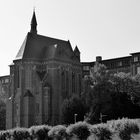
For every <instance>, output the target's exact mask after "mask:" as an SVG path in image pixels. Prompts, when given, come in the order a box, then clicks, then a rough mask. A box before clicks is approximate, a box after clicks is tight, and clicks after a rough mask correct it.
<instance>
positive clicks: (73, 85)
mask: <svg viewBox="0 0 140 140" xmlns="http://www.w3.org/2000/svg"><path fill="white" fill-rule="evenodd" d="M72 93H75V73H72Z"/></svg>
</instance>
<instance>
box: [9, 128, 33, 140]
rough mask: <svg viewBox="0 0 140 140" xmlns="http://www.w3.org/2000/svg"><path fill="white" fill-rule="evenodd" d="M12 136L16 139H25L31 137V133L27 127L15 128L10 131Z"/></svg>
mask: <svg viewBox="0 0 140 140" xmlns="http://www.w3.org/2000/svg"><path fill="white" fill-rule="evenodd" d="M10 134H11V136H13V139H14V140H24V139H27V138H30V133H29V131H28V129H27V128H19V127H17V128H15V129H13V130H11V131H10Z"/></svg>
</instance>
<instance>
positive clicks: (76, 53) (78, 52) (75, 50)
mask: <svg viewBox="0 0 140 140" xmlns="http://www.w3.org/2000/svg"><path fill="white" fill-rule="evenodd" d="M74 54H75V56H76V57H77V58H78V60H79V61H80V51H79V49H78V47H77V46H76V47H75V49H74Z"/></svg>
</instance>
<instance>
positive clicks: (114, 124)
mask: <svg viewBox="0 0 140 140" xmlns="http://www.w3.org/2000/svg"><path fill="white" fill-rule="evenodd" d="M138 125H139V121H138V120H136V119H121V120H120V119H119V120H112V121H108V122H107V123H106V124H105V123H101V124H96V125H90V124H88V123H86V122H77V123H75V124H71V125H69V126H67V127H66V126H64V125H57V126H54V127H51V126H48V125H41V126H32V127H31V128H19V127H18V128H14V129H10V130H5V131H0V140H7V139H9V140H24V139H38V140H45V139H50V138H55V137H57V139H59V140H61V139H63V138H67V136H77V138H79V139H81V140H85V139H87V138H88V137H89V136H91V138H97V139H98V140H111V138H113V137H114V136H118V137H120V139H121V140H130V139H132V137H131V135H133V134H139V133H140V131H139V127H138ZM92 136H93V137H92Z"/></svg>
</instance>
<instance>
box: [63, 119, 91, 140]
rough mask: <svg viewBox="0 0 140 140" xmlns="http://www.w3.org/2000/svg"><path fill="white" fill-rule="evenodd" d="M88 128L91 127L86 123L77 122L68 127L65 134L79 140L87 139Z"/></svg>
mask: <svg viewBox="0 0 140 140" xmlns="http://www.w3.org/2000/svg"><path fill="white" fill-rule="evenodd" d="M90 127H91V125H90V124H88V123H86V122H78V123H75V124H72V125H70V126H68V128H67V131H66V132H67V134H68V135H69V136H74V135H76V136H77V137H78V138H79V139H81V140H82V139H83V140H84V139H87V138H88V136H89V135H90Z"/></svg>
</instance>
